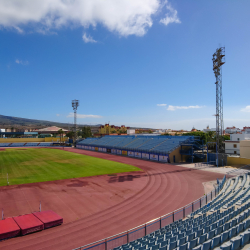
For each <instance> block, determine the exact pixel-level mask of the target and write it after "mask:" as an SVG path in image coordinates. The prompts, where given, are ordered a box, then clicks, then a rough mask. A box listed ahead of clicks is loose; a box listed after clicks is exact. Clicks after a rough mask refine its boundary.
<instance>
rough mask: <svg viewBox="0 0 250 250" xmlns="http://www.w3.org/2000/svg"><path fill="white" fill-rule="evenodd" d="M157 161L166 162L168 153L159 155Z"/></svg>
mask: <svg viewBox="0 0 250 250" xmlns="http://www.w3.org/2000/svg"><path fill="white" fill-rule="evenodd" d="M159 161H161V162H168V155H159Z"/></svg>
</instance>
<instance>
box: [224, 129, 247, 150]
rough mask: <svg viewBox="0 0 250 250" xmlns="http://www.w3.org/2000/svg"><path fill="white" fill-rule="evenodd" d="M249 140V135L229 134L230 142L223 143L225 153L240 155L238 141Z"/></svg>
mask: <svg viewBox="0 0 250 250" xmlns="http://www.w3.org/2000/svg"><path fill="white" fill-rule="evenodd" d="M245 140H250V134H231V135H230V140H229V141H225V153H226V154H237V155H240V141H245Z"/></svg>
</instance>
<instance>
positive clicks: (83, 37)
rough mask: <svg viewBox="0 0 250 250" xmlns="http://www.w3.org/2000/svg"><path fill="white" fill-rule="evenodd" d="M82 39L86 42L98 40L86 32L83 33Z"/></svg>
mask: <svg viewBox="0 0 250 250" xmlns="http://www.w3.org/2000/svg"><path fill="white" fill-rule="evenodd" d="M82 40H83V41H84V42H85V43H96V42H97V41H96V40H94V39H93V37H91V36H90V35H89V36H88V35H87V34H86V33H84V34H83V36H82Z"/></svg>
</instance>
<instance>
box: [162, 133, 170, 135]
mask: <svg viewBox="0 0 250 250" xmlns="http://www.w3.org/2000/svg"><path fill="white" fill-rule="evenodd" d="M162 135H170V134H169V133H164V134H162Z"/></svg>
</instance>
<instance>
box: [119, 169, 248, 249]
mask: <svg viewBox="0 0 250 250" xmlns="http://www.w3.org/2000/svg"><path fill="white" fill-rule="evenodd" d="M219 190H221V191H220V193H219V194H218V195H217V197H216V198H215V199H213V200H212V201H211V202H210V203H209V204H207V205H208V206H207V205H205V206H203V207H202V208H200V209H198V210H197V211H196V212H194V213H191V214H190V215H189V216H188V217H186V218H184V219H180V220H178V221H175V222H173V223H171V224H170V225H167V226H165V227H163V228H161V229H159V230H157V231H155V232H153V233H151V234H148V235H146V236H144V237H142V238H140V239H137V240H135V241H133V242H129V243H127V244H124V245H122V246H120V247H116V248H115V250H146V249H149V250H158V249H160V250H174V249H176V250H192V249H195V250H211V249H217V250H218V249H225V250H239V249H241V248H243V247H244V246H245V245H246V244H248V243H250V229H249V228H250V219H249V216H250V201H249V200H250V183H249V175H247V174H245V175H243V176H238V177H236V178H232V179H229V180H227V181H226V179H225V178H223V180H222V181H221V182H220V183H219V185H218V191H219ZM239 201H241V202H240V203H239ZM231 202H234V203H233V204H231ZM222 204H225V205H228V204H231V206H227V207H226V209H225V206H223V205H222ZM218 205H219V206H218Z"/></svg>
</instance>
